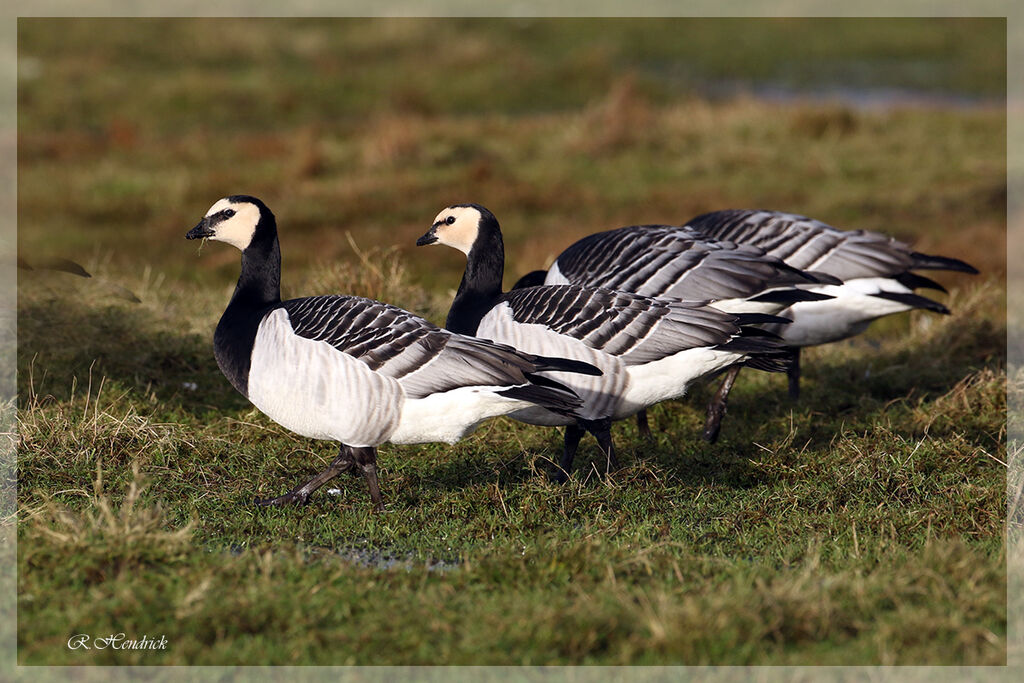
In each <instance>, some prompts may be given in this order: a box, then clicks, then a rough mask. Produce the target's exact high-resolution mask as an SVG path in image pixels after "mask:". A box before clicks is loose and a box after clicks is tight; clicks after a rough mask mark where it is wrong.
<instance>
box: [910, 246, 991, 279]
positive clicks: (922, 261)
mask: <svg viewBox="0 0 1024 683" xmlns="http://www.w3.org/2000/svg"><path fill="white" fill-rule="evenodd" d="M910 258H911V259H913V265H912V266H911V268H922V269H924V270H955V271H958V272H961V273H970V274H971V275H977V274H978V269H977V268H975V267H974V266H972V265H971V264H969V263H967V262H965V261H961V260H960V259H956V258H949V257H948V256H932V255H930V254H922V253H921V252H919V251H915V252H913V253H911V254H910Z"/></svg>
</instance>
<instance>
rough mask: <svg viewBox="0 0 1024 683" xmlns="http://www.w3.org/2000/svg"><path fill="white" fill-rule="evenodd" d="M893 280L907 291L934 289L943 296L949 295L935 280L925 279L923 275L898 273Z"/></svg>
mask: <svg viewBox="0 0 1024 683" xmlns="http://www.w3.org/2000/svg"><path fill="white" fill-rule="evenodd" d="M893 280H896V282H898V283H900V284H901V285H903V286H904V287H906V288H907V289H936V290H938V291H940V292H942V293H943V294H948V293H949V292H947V291H946V288H945V287H943V286H942V285H940V284H939V283H938V282H936V281H935V280H933V279H931V278H930V277H925V276H924V275H918V274H917V273H910V272H907V273H900V274H899V275H897V276H896V277H894V278H893Z"/></svg>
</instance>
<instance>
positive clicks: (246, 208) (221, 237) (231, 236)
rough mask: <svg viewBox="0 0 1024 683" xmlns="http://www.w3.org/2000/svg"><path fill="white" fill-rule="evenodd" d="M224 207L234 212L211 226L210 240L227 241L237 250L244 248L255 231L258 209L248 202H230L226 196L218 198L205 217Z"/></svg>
mask: <svg viewBox="0 0 1024 683" xmlns="http://www.w3.org/2000/svg"><path fill="white" fill-rule="evenodd" d="M225 209H231V210H232V211H234V212H235V215H234V216H231V217H230V218H222V219H220V220H218V221H217V223H216V224H215V225H213V226H212V230H213V235H211V236H210V237H209V239H211V240H217V241H218V242H227V243H228V244H230V245H231V246H233V247H235V248H236V249H239V250H244V249H245V248H246V247H248V246H249V243H250V242H252V236H253V235H254V234H255V233H256V225H257V224H258V223H259V222H260V209H259V207H258V206H256V205H255V204H250V203H249V202H238V203H235V204H233V203H231V201H230V200H229V199H227V198H224V199H220V200H218V201H217V203H216V204H214V205H213V206H211V207H210V210H209V211H207V212H206V217H207V218H208V217H210V216H213V215H215V214H218V213H220V212H221V211H223V210H225Z"/></svg>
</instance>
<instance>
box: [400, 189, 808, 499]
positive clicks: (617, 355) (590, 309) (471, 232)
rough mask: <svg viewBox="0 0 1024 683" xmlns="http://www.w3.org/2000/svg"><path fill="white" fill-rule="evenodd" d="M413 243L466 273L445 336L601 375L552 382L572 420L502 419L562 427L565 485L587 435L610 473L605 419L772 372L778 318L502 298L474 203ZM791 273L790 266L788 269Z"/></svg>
mask: <svg viewBox="0 0 1024 683" xmlns="http://www.w3.org/2000/svg"><path fill="white" fill-rule="evenodd" d="M416 244H417V245H418V246H424V245H428V244H444V245H447V246H450V247H453V248H455V249H458V250H459V251H461V252H463V253H464V254H466V257H467V260H466V270H465V273H464V274H463V277H462V282H461V284H460V285H459V289H458V292H457V293H456V295H455V300H454V301H453V302H452V306H451V309H450V310H449V312H448V319H447V322H446V323H445V326H446V327H447V329H449V330H451V331H453V332H459V333H462V334H473V335H478V336H481V337H484V338H487V339H493V340H494V341H497V342H501V343H506V344H511V345H513V346H515V347H516V348H520V349H523V350H528V351H530V352H532V353H539V354H544V355H557V356H562V357H566V358H575V359H578V360H581V361H585V362H588V363H591V364H593V365H595V366H597V367H598V368H600V369H601V370H602V371H603V374H602V375H600V376H596V377H594V376H588V377H582V376H567V375H565V374H564V373H554V374H552V375H551V376H552V377H554V378H556V379H557V380H558V381H560V382H564V383H565V384H567V385H568V386H570V387H572V389H573V390H574V391H575V392H576V393H577V394H579V396H580V398H581V399H583V407H582V408H581V409H580V411H579V413H578V416H576V417H575V418H574V417H573V416H570V415H567V414H565V413H562V414H555V413H552V412H551V411H546V410H543V409H541V408H529V409H525V410H520V411H517V412H515V413H512V414H511V417H514V418H516V419H519V420H522V421H524V422H528V423H531V424H539V425H548V426H561V425H564V426H565V427H566V431H565V451H564V453H563V457H562V461H561V463H560V465H561V470H560V472H559V473H558V477H559V479H561V480H564V479H565V477H566V476H567V474H568V472H569V470H570V468H571V466H572V460H573V457H574V455H575V452H576V449H577V446H578V445H579V441H580V438H581V437H582V436H583V433H584V432H590V433H591V434H593V435H594V436H595V438H596V439H597V441H598V443H599V445H600V447H601V450H602V451H603V452H604V454H605V457H606V459H607V464H608V465H609V466H617V465H618V463H617V461H616V458H615V452H614V447H613V445H612V441H611V422H612V421H613V420H618V419H622V418H625V417H628V416H630V415H634V414H636V413H637V411H639V410H641V409H643V408H645V407H647V406H649V405H653V404H654V403H658V402H660V401H664V400H666V399H669V398H676V397H679V396H682V395H683V394H684V393H685V392H686V390H687V389H688V388H689V387H690V385H691V384H693V383H694V382H695V381H697V380H699V379H702V378H704V377H708V376H710V375H713V374H716V373H718V372H720V371H722V370H724V369H726V368H728V367H730V366H732V365H735V364H737V363H746V364H749V365H752V366H754V367H758V368H761V369H765V370H774V371H781V370H783V369H784V363H783V362H782V361H780V359H779V358H778V356H779V355H780V354H783V355H784V353H785V352H783V351H780V349H779V343H778V342H777V341H776V340H775V339H773V338H772V337H770V336H766V335H765V334H764V333H763V332H762V331H761V330H758V329H756V328H752V327H747V326H748V325H754V324H759V323H766V322H774V323H782V322H784V319H781V318H778V317H776V316H772V315H768V314H764V313H758V312H744V313H726V312H724V311H721V310H718V309H715V308H711V307H708V306H706V305H704V304H705V302H703V301H690V302H684V301H680V300H678V299H670V298H652V297H645V296H639V295H636V294H630V293H626V292H620V291H613V290H611V289H604V288H594V287H581V286H578V285H560V286H542V287H528V288H522V289H517V290H513V291H510V292H508V293H504V294H503V293H502V291H501V281H502V274H503V270H504V259H505V253H504V244H503V241H502V236H501V229H500V226H499V225H498V221H497V219H496V218H495V217H494V214H492V213H491V212H490V211H488V210H487V209H485V208H484V207H482V206H480V205H478V204H459V205H455V206H449V207H448V208H446V209H444V210H443V211H441V213H439V214H438V215H437V218H436V219H435V220H434V224H433V225H432V226H431V228H430V230H429V231H428V232H427V233H426V234H425V235H423V236H422V237H420V238H419V239H418V240H417V241H416ZM789 270H792V269H789Z"/></svg>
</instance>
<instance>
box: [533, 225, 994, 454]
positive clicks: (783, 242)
mask: <svg viewBox="0 0 1024 683" xmlns="http://www.w3.org/2000/svg"><path fill="white" fill-rule="evenodd" d="M695 236H696V237H697V238H698V239H700V238H703V239H716V240H722V241H726V242H728V243H731V244H736V245H742V246H747V247H756V248H759V249H762V250H764V252H765V253H766V254H768V255H769V256H773V257H776V258H779V259H781V260H782V261H784V262H785V263H786V264H787V265H789V266H791V267H793V268H797V269H801V270H803V271H806V272H810V273H813V274H815V275H817V276H819V277H822V278H829V277H831V278H833V281H832V282H828V281H826V280H823V281H822V282H820V283H818V284H815V285H812V286H805V287H804V288H805V289H806V290H808V291H811V292H817V293H820V294H828V295H830V296H828V297H823V298H822V299H820V300H804V301H794V302H792V303H791V305H789V307H788V308H786V309H785V310H781V311H777V313H778V315H780V316H783V317H786V318H790V319H792V321H793V322H792V323H790V324H787V325H785V326H782V327H769V329H772V330H773V331H774V332H776V333H777V334H779V336H780V337H781V338H782V339H783V340H784V341H785V342H786V344H787V345H788V346H790V347H791V349H792V358H793V360H792V363H791V365H790V367H789V369H788V374H789V392H790V395H791V396H792V397H793V398H794V399H795V398H797V397H798V395H799V386H800V385H799V377H800V348H801V347H804V346H814V345H818V344H825V343H829V342H833V341H839V340H841V339H845V338H847V337H851V336H853V335H856V334H859V333H861V332H863V331H864V330H865V329H867V327H868V326H869V325H870V324H871V322H872V321H874V320H877V319H878V318H881V317H883V316H887V315H892V314H895V313H901V312H904V311H909V310H911V309H914V308H922V309H926V310H930V311H935V312H937V313H943V314H948V313H949V310H948V309H947V308H946V307H945V306H943V305H942V304H941V303H939V302H937V301H933V300H931V299H928V298H926V297H923V296H920V295H918V294H915V293H914V289H917V288H932V289H937V290H940V291H943V292H944V291H945V289H944V288H943V287H942V285H940V284H938V283H936V282H935V281H933V280H931V279H929V278H927V277H924V276H922V275H918V274H916V273H913V272H911V271H913V270H916V269H920V270H928V269H931V270H954V271H960V272H965V273H977V272H978V271H977V270H976V269H975V268H974V267H972V266H970V265H968V264H967V263H964V262H963V261H960V260H958V259H953V258H946V257H943V256H931V255H927V254H922V253H919V252H916V251H913V250H912V249H911V248H910V247H909V246H908V245H906V244H905V243H903V242H900V241H897V240H895V239H893V238H891V237H888V236H886V235H882V234H879V233H876V232H868V231H864V230H855V231H844V230H839V229H837V228H834V227H832V226H830V225H827V224H825V223H822V222H821V221H817V220H813V219H810V218H807V217H805V216H798V215H795V214H790V213H782V212H778V211H765V210H745V209H731V210H725V211H715V212H712V213H706V214H702V215H700V216H697V217H696V218H694V219H692V220H690V221H688V222H687V223H686V225H685V226H683V227H670V226H630V227H625V228H619V229H618V230H610V231H607V232H602V233H596V234H593V235H589V236H587V237H584V238H583V239H581V240H579V241H577V242H576V243H574V244H573V245H571V246H570V247H569V248H567V249H566V250H565V251H563V252H562V253H561V254H559V256H558V257H557V258H556V259H555V262H554V264H553V265H552V267H551V269H550V270H549V271H547V273H544V271H535V272H533V273H529V274H527V275H526V276H525V279H527V281H532V282H536V281H537V280H538V278H539V277H540V274H541V273H544V275H545V282H546V283H547V284H555V283H564V282H572V283H576V284H581V285H586V286H596V285H601V286H607V287H612V288H616V289H623V290H626V291H634V292H638V293H641V294H651V295H656V294H661V293H663V292H666V291H671V292H673V293H677V295H678V293H679V292H677V291H676V290H671V289H669V290H666V289H665V284H664V283H665V282H666V281H667V278H666V277H665V274H664V272H663V271H664V270H668V271H671V270H672V267H671V266H669V267H663V269H662V270H657V269H653V268H651V267H650V266H649V264H650V263H652V262H657V261H658V260H659V259H664V258H666V256H665V255H664V254H665V243H666V242H667V241H668V242H674V243H676V244H678V245H684V246H685V245H687V244H688V243H689V242H690V241H691V240H693V239H694V237H695ZM675 258H677V259H679V260H680V261H681V266H680V267H687V264H688V261H687V259H691V260H692V258H693V256H691V255H690V254H689V251H688V248H683V249H681V250H680V252H679V253H678V255H676V257H675ZM678 284H679V285H680V286H681V287H683V288H684V289H685V288H687V287H688V286H690V283H689V282H687V279H686V278H685V277H683V278H680V279H679V280H678ZM707 294H708V296H711V297H712V298H717V296H716V295H715V294H714V293H712V292H708V293H707ZM714 305H719V304H718V303H716V304H714ZM738 371H739V368H736V369H734V370H732V371H730V372H729V373H728V374H727V375H726V377H725V379H724V381H723V385H722V387H721V389H720V390H719V393H718V395H717V396H716V398H715V401H714V402H713V403H712V405H711V406H710V407H709V411H708V412H709V417H708V423H707V426H706V428H705V438H709V440H713V436H714V435H717V426H718V422H720V420H721V416H722V415H723V414H724V412H725V398H726V396H727V395H728V392H729V389H730V388H731V386H732V382H733V381H735V379H736V373H737V372H738Z"/></svg>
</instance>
